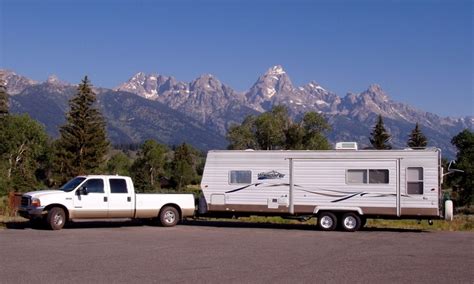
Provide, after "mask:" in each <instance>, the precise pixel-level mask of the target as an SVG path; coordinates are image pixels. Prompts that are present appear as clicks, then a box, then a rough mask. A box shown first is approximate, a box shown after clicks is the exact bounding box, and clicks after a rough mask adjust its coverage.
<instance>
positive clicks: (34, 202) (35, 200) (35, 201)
mask: <svg viewBox="0 0 474 284" xmlns="http://www.w3.org/2000/svg"><path fill="white" fill-rule="evenodd" d="M31 206H33V207H40V206H41V202H40V200H39V199H38V198H32V199H31Z"/></svg>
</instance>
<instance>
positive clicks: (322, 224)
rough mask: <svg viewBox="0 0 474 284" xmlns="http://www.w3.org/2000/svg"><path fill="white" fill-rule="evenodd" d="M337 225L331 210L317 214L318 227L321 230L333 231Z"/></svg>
mask: <svg viewBox="0 0 474 284" xmlns="http://www.w3.org/2000/svg"><path fill="white" fill-rule="evenodd" d="M336 227H337V217H336V215H334V214H333V213H331V212H321V213H319V215H318V228H319V229H320V230H323V231H334V229H336Z"/></svg>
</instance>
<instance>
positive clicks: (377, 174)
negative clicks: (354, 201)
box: [346, 169, 389, 184]
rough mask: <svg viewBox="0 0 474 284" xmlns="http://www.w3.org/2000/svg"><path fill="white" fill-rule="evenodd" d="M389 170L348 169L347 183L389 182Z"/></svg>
mask: <svg viewBox="0 0 474 284" xmlns="http://www.w3.org/2000/svg"><path fill="white" fill-rule="evenodd" d="M388 175H389V172H388V170H385V169H376V170H368V169H357V170H347V173H346V179H347V184H379V183H383V184H388V183H389V179H388Z"/></svg>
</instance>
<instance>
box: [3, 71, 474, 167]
mask: <svg viewBox="0 0 474 284" xmlns="http://www.w3.org/2000/svg"><path fill="white" fill-rule="evenodd" d="M0 76H1V77H2V78H3V80H4V81H5V83H6V87H7V90H8V93H9V94H10V95H11V97H10V100H11V101H10V103H11V111H12V112H13V113H28V114H30V116H32V117H33V118H35V119H37V120H38V121H40V122H41V123H43V124H44V125H45V127H46V130H47V132H48V133H49V134H50V135H51V136H53V137H57V136H58V133H59V132H58V126H60V125H62V124H63V123H64V122H65V117H64V114H65V112H67V110H68V100H69V99H70V98H71V96H72V95H74V94H75V92H76V87H77V86H76V85H73V84H69V83H66V82H63V81H61V80H59V79H58V78H57V77H56V76H50V77H49V78H48V79H47V80H46V81H45V82H37V81H34V80H32V79H29V78H27V77H25V76H21V75H18V74H16V73H15V72H13V71H9V70H0ZM94 90H95V92H96V93H97V99H98V105H99V107H100V108H101V110H102V112H103V114H104V116H105V118H106V121H107V130H108V134H109V136H110V138H111V140H112V142H113V143H140V142H142V141H144V140H146V139H156V140H157V141H159V142H162V143H165V144H168V145H176V144H179V143H182V142H187V143H190V144H192V145H194V146H196V147H198V148H200V149H202V150H208V149H223V148H225V147H226V145H227V141H226V140H225V134H226V131H227V129H228V127H229V126H230V125H232V124H233V123H240V122H242V120H243V119H244V118H245V117H246V116H247V115H258V114H259V113H262V112H265V111H268V110H270V109H272V107H273V106H275V105H285V106H287V107H288V110H289V112H290V115H291V116H292V117H293V118H296V119H297V118H299V117H301V116H302V115H303V114H304V113H305V112H307V111H316V112H319V113H321V114H323V115H324V116H325V117H326V118H327V119H328V121H329V122H330V124H331V125H332V131H331V132H330V133H329V134H328V136H329V139H330V140H331V141H332V142H336V141H356V142H358V143H359V144H360V147H364V146H368V145H369V140H368V137H369V134H370V132H371V129H372V127H373V126H374V124H375V120H376V118H377V116H378V115H379V114H380V115H382V116H383V117H384V122H385V126H386V128H387V129H388V131H389V132H390V134H391V135H392V140H391V141H390V142H391V144H392V145H393V146H394V147H395V148H404V147H405V145H406V141H407V139H408V135H409V133H410V131H411V130H412V129H413V128H414V124H415V123H416V122H418V123H419V124H420V126H421V129H422V131H423V133H424V134H425V135H426V136H427V137H428V140H429V146H434V147H439V148H441V149H442V150H443V151H444V156H446V157H448V158H452V157H454V155H455V148H454V147H453V146H452V145H451V143H450V140H451V138H452V137H453V136H454V135H456V134H457V133H459V132H460V131H461V130H463V129H465V128H468V129H474V117H473V116H466V117H459V118H451V117H441V116H438V115H436V114H433V113H429V112H425V111H422V110H419V109H416V108H414V107H411V106H409V105H407V104H404V103H400V102H396V101H393V100H392V99H391V98H390V97H389V96H388V95H387V94H386V93H385V92H384V91H383V89H382V88H381V87H380V86H379V85H376V84H373V85H370V86H369V87H368V88H367V90H365V91H363V92H361V93H348V94H346V95H345V96H344V97H340V96H338V95H337V94H335V93H333V92H331V91H328V90H327V89H326V88H324V87H322V86H321V85H319V84H318V83H316V82H315V81H311V82H309V83H308V84H306V85H304V86H300V87H297V86H294V85H293V83H292V82H291V79H290V77H289V76H288V74H287V73H286V71H285V70H284V69H283V67H282V66H280V65H277V66H273V67H271V68H269V69H268V70H267V71H266V72H265V73H264V74H263V75H262V76H260V77H259V78H258V79H257V81H256V82H255V84H253V86H252V87H251V88H250V89H249V90H248V91H246V92H237V91H235V90H234V89H232V87H230V86H228V85H226V84H224V83H222V82H220V81H219V80H218V79H217V78H216V77H215V76H213V75H210V74H204V75H201V76H199V77H198V78H196V79H195V80H193V81H192V82H182V81H178V80H176V79H175V78H174V77H171V76H164V75H159V74H145V73H143V72H139V73H137V74H135V75H134V76H132V77H131V78H130V79H129V80H128V81H126V82H124V83H122V84H120V85H119V86H117V87H116V88H114V89H107V88H101V87H94Z"/></svg>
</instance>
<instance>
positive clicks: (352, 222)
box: [341, 212, 362, 232]
mask: <svg viewBox="0 0 474 284" xmlns="http://www.w3.org/2000/svg"><path fill="white" fill-rule="evenodd" d="M361 225H362V221H361V219H360V217H359V215H358V214H357V213H354V212H348V213H346V214H344V215H342V219H341V228H342V229H343V230H344V231H347V232H355V231H357V230H359V228H360V227H361Z"/></svg>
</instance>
